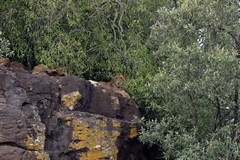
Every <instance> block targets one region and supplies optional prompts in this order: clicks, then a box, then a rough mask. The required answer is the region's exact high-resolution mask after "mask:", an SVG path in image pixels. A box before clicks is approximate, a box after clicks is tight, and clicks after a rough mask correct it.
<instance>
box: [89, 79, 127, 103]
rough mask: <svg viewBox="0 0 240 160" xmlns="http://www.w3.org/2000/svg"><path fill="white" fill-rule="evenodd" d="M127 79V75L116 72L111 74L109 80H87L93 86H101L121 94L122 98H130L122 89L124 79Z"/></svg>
mask: <svg viewBox="0 0 240 160" xmlns="http://www.w3.org/2000/svg"><path fill="white" fill-rule="evenodd" d="M126 79H127V75H124V74H117V75H115V76H112V80H111V82H96V81H92V80H89V81H90V82H91V83H92V84H93V85H94V86H102V87H104V88H106V89H108V90H110V91H112V92H115V93H119V94H121V95H122V96H123V97H124V98H128V99H129V98H130V96H129V94H128V93H127V92H126V91H124V90H123V85H124V82H125V80H126Z"/></svg>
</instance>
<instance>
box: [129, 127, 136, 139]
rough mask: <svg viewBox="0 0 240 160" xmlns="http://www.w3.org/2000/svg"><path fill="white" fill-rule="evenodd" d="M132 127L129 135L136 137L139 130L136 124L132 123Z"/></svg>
mask: <svg viewBox="0 0 240 160" xmlns="http://www.w3.org/2000/svg"><path fill="white" fill-rule="evenodd" d="M130 128H131V129H130V135H129V137H130V138H134V137H136V136H138V130H137V128H136V126H134V125H131V126H130Z"/></svg>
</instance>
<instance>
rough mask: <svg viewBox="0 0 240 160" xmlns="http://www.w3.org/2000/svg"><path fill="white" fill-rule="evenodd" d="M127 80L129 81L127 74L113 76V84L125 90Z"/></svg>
mask: <svg viewBox="0 0 240 160" xmlns="http://www.w3.org/2000/svg"><path fill="white" fill-rule="evenodd" d="M126 79H127V75H126V74H122V73H120V74H117V75H114V76H112V82H113V83H114V84H115V85H116V86H117V87H118V88H123V84H124V82H125V80H126Z"/></svg>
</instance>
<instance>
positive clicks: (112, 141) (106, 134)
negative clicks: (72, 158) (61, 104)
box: [66, 117, 120, 160]
mask: <svg viewBox="0 0 240 160" xmlns="http://www.w3.org/2000/svg"><path fill="white" fill-rule="evenodd" d="M66 120H67V121H68V122H67V123H69V121H70V120H71V124H72V126H73V132H72V141H71V143H70V144H69V150H71V149H72V150H80V149H84V148H86V149H87V151H86V152H81V153H79V159H81V160H91V159H109V158H111V159H117V153H118V149H117V146H116V140H117V138H118V136H119V135H120V132H119V131H118V129H119V128H115V130H111V131H108V130H107V129H106V127H107V125H106V123H107V122H106V120H105V119H95V126H91V127H90V126H89V124H88V123H86V122H83V121H81V120H78V119H70V118H69V117H66Z"/></svg>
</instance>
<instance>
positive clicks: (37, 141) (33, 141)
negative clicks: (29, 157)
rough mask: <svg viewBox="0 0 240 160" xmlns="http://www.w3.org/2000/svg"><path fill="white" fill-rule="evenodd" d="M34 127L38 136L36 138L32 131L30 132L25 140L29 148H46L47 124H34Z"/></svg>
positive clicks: (38, 149)
mask: <svg viewBox="0 0 240 160" xmlns="http://www.w3.org/2000/svg"><path fill="white" fill-rule="evenodd" d="M32 129H33V131H34V134H35V135H36V136H35V138H34V137H33V134H32V133H30V134H28V135H27V136H26V138H25V140H24V142H25V145H26V147H27V149H34V150H37V151H42V150H44V144H45V139H46V137H45V130H46V128H45V126H44V125H43V124H33V125H32Z"/></svg>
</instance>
